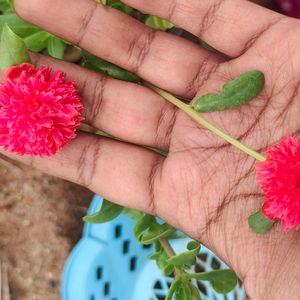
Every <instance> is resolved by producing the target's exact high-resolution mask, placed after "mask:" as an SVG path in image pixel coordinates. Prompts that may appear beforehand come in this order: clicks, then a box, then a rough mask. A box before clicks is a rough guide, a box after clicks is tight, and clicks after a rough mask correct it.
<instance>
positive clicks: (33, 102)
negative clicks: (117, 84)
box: [0, 63, 83, 156]
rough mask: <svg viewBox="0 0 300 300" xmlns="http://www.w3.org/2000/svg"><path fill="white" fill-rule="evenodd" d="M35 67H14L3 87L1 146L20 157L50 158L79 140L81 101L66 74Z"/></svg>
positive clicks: (0, 96) (5, 79)
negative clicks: (70, 143)
mask: <svg viewBox="0 0 300 300" xmlns="http://www.w3.org/2000/svg"><path fill="white" fill-rule="evenodd" d="M51 71H52V68H51V67H43V68H41V69H40V70H37V69H35V68H34V66H32V65H31V64H28V63H24V64H22V65H20V66H16V67H10V68H9V69H8V70H7V71H6V72H5V74H4V82H3V83H2V84H1V85H0V146H2V147H3V148H4V149H5V150H7V151H11V152H14V153H17V154H20V155H24V154H28V155H31V156H34V155H38V156H50V155H53V154H55V153H56V152H57V151H58V150H59V149H61V148H62V147H63V146H64V145H65V144H66V143H68V142H69V141H70V140H72V139H74V138H75V137H76V133H75V132H76V129H77V127H78V126H79V124H80V121H81V120H83V118H82V117H81V115H80V114H81V112H82V110H83V106H82V103H81V98H80V96H79V95H78V91H77V89H76V87H75V83H74V82H72V81H66V74H65V73H64V72H62V71H56V72H55V73H54V74H51Z"/></svg>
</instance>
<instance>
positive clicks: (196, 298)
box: [191, 284, 201, 300]
mask: <svg viewBox="0 0 300 300" xmlns="http://www.w3.org/2000/svg"><path fill="white" fill-rule="evenodd" d="M191 291H192V299H193V300H201V295H200V291H199V289H198V288H196V287H195V286H194V285H193V284H191Z"/></svg>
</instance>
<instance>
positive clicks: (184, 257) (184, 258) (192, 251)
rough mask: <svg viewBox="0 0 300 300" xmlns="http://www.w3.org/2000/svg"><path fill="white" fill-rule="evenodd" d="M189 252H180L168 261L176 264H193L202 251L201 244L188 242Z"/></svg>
mask: <svg viewBox="0 0 300 300" xmlns="http://www.w3.org/2000/svg"><path fill="white" fill-rule="evenodd" d="M187 249H188V251H187V252H184V253H180V254H178V255H175V256H172V257H170V258H169V259H168V261H167V262H168V263H169V264H171V265H174V266H176V267H177V266H192V265H194V264H195V263H196V257H197V255H198V253H199V251H200V244H199V243H197V242H196V241H191V242H189V243H188V244H187Z"/></svg>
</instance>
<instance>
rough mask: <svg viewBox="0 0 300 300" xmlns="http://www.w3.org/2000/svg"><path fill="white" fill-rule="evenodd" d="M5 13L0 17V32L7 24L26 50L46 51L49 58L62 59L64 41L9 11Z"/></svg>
mask: <svg viewBox="0 0 300 300" xmlns="http://www.w3.org/2000/svg"><path fill="white" fill-rule="evenodd" d="M0 4H1V3H0ZM7 12H9V13H8V14H4V15H1V16H0V28H1V30H2V28H3V26H4V25H5V24H8V25H9V27H10V28H11V29H12V30H13V31H14V32H15V33H16V34H17V35H18V36H20V37H21V38H23V39H24V42H25V44H26V47H27V49H28V50H30V51H33V52H40V51H42V50H44V49H48V53H49V55H50V56H52V57H54V58H59V59H62V58H63V56H64V51H65V48H66V45H67V44H66V43H65V42H64V41H62V40H61V39H59V38H57V37H55V36H53V35H52V34H50V33H48V32H46V31H44V30H41V29H40V28H38V27H36V26H34V25H32V24H29V23H26V22H24V21H23V20H21V19H20V18H19V17H18V16H17V15H16V14H15V13H12V11H11V10H7V11H5V13H7Z"/></svg>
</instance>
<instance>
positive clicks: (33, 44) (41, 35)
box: [24, 31, 50, 52]
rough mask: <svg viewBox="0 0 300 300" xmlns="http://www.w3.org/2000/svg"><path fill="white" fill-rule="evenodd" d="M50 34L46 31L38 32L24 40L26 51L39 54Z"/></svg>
mask: <svg viewBox="0 0 300 300" xmlns="http://www.w3.org/2000/svg"><path fill="white" fill-rule="evenodd" d="M49 37H50V34H49V33H48V32H46V31H38V32H36V33H34V34H31V35H29V36H27V37H25V38H24V42H25V44H26V46H27V48H28V50H30V51H33V52H40V51H42V50H43V49H45V48H46V47H47V45H48V39H49Z"/></svg>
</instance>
